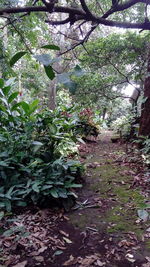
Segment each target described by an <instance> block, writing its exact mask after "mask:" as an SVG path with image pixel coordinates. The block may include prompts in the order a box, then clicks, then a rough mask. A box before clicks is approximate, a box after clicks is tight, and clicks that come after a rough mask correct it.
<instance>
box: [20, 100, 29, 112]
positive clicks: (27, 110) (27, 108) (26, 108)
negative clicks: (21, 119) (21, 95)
mask: <svg viewBox="0 0 150 267" xmlns="http://www.w3.org/2000/svg"><path fill="white" fill-rule="evenodd" d="M21 106H22V108H23V110H24V112H25V113H26V114H28V113H29V111H30V106H29V105H28V103H26V102H24V101H22V102H21Z"/></svg>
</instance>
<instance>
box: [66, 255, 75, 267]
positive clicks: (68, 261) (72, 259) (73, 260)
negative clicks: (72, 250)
mask: <svg viewBox="0 0 150 267" xmlns="http://www.w3.org/2000/svg"><path fill="white" fill-rule="evenodd" d="M77 262H78V259H77V258H74V257H73V256H72V255H70V258H69V260H67V261H65V262H64V263H63V266H70V265H71V264H72V265H74V264H76V263H77Z"/></svg>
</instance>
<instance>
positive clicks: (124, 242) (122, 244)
mask: <svg viewBox="0 0 150 267" xmlns="http://www.w3.org/2000/svg"><path fill="white" fill-rule="evenodd" d="M134 245H135V243H134V242H130V241H127V240H126V239H124V240H121V241H120V242H119V243H118V246H119V247H131V246H134Z"/></svg>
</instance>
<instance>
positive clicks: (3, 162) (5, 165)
mask: <svg viewBox="0 0 150 267" xmlns="http://www.w3.org/2000/svg"><path fill="white" fill-rule="evenodd" d="M0 166H2V167H8V166H9V164H8V163H6V162H5V161H0Z"/></svg>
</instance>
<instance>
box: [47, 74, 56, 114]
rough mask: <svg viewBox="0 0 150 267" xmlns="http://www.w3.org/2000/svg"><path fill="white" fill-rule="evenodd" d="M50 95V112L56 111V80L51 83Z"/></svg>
mask: <svg viewBox="0 0 150 267" xmlns="http://www.w3.org/2000/svg"><path fill="white" fill-rule="evenodd" d="M48 93H49V102H48V107H49V109H50V110H54V109H55V108H56V79H54V80H52V81H51V83H50V86H49V90H48Z"/></svg>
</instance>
